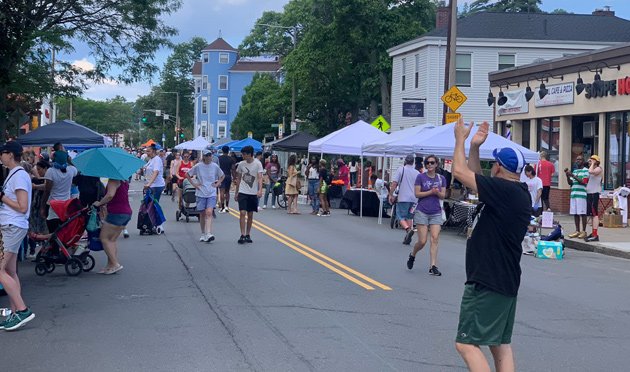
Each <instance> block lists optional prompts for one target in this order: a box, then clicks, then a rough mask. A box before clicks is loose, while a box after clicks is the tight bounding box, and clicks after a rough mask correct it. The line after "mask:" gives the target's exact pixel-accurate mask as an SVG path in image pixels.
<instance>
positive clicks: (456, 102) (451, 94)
mask: <svg viewBox="0 0 630 372" xmlns="http://www.w3.org/2000/svg"><path fill="white" fill-rule="evenodd" d="M467 99H468V97H466V95H465V94H464V93H462V91H461V90H459V88H457V86H455V85H453V86H452V87H451V89H449V90H448V91H447V92H446V93H444V95H443V96H442V102H444V104H446V106H448V108H450V109H451V110H452V111H457V109H458V108H460V107H461V105H463V104H464V102H466V100H467Z"/></svg>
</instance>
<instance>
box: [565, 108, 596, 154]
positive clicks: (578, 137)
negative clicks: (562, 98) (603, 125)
mask: <svg viewBox="0 0 630 372" xmlns="http://www.w3.org/2000/svg"><path fill="white" fill-rule="evenodd" d="M571 128H572V134H571V164H573V163H574V162H575V158H576V157H577V156H578V155H582V156H583V157H584V159H588V158H590V157H591V155H593V154H598V153H599V149H598V148H597V138H598V135H599V133H598V129H599V125H598V120H597V117H596V116H574V117H573V118H572V120H571Z"/></svg>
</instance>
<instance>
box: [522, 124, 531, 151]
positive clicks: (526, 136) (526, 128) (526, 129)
mask: <svg viewBox="0 0 630 372" xmlns="http://www.w3.org/2000/svg"><path fill="white" fill-rule="evenodd" d="M531 129H532V128H531V123H530V121H529V120H523V121H522V122H521V145H523V147H525V148H526V149H528V148H530V146H531V141H530V131H531Z"/></svg>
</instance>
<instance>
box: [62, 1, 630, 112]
mask: <svg viewBox="0 0 630 372" xmlns="http://www.w3.org/2000/svg"><path fill="white" fill-rule="evenodd" d="M471 1H472V0H470V1H468V2H471ZM288 2H289V0H183V5H182V7H181V8H180V9H179V10H178V11H177V12H176V13H173V14H171V15H170V16H168V17H167V18H165V20H166V22H167V23H168V24H169V25H170V26H172V27H175V28H176V29H178V30H179V34H178V35H177V36H175V37H174V38H173V41H174V42H175V43H179V42H184V41H188V40H190V39H191V38H192V37H194V36H201V37H204V38H205V39H206V40H208V42H212V41H213V40H214V39H216V38H217V37H218V36H219V33H220V34H221V35H222V37H223V38H224V39H225V40H226V41H227V42H228V43H230V44H231V45H232V46H233V47H235V48H236V47H238V46H239V45H240V43H241V41H242V40H243V39H244V38H245V36H247V35H248V34H249V32H250V31H251V29H252V27H253V26H254V23H255V22H256V20H257V19H258V18H259V17H260V16H261V15H262V13H263V12H264V11H266V10H274V11H281V10H282V7H283V6H284V5H285V4H286V3H288ZM465 2H467V0H458V5H460V6H461V5H463V4H464V3H465ZM607 5H608V6H610V7H611V9H612V10H614V11H615V12H616V15H617V16H618V17H621V18H625V19H630V1H629V0H594V1H592V0H543V2H542V9H543V10H544V11H552V10H554V9H557V8H562V9H565V10H567V11H569V12H573V13H578V14H590V13H591V12H592V11H593V10H595V9H596V8H603V7H604V6H607ZM200 15H204V17H203V18H201V17H200ZM576 32H581V31H580V30H578V29H576ZM414 36H415V35H410V38H412V37H414ZM170 53H171V51H170V50H168V49H161V50H159V51H158V52H157V53H156V56H155V62H156V63H157V65H158V66H162V65H163V64H164V62H165V61H166V58H167V57H168V56H169V55H170ZM61 58H63V59H65V60H68V61H73V62H75V63H76V64H79V65H81V66H83V67H85V68H89V67H90V65H91V64H92V63H93V62H94V60H93V59H92V58H91V57H90V54H89V49H87V48H82V47H78V48H77V50H76V51H75V52H74V53H72V54H69V55H63V56H61ZM151 83H153V84H157V83H158V76H156V77H155V78H154V79H153V81H152V82H150V81H143V82H139V83H134V84H131V85H122V84H118V83H116V82H115V81H106V82H105V83H103V84H99V85H92V86H91V87H90V88H89V89H88V90H87V91H86V92H85V93H84V97H86V98H90V99H95V100H105V99H108V98H113V97H115V96H117V95H121V96H123V97H125V98H127V100H128V101H135V100H136V98H137V97H138V96H140V95H146V94H148V93H149V90H150V87H151V85H152V84H151Z"/></svg>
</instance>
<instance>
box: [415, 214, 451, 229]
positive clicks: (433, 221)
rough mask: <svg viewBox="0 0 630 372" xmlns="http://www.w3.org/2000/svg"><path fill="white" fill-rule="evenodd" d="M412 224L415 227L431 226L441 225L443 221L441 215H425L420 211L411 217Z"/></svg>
mask: <svg viewBox="0 0 630 372" xmlns="http://www.w3.org/2000/svg"><path fill="white" fill-rule="evenodd" d="M413 222H415V223H416V225H424V226H431V225H441V224H442V223H443V222H444V220H443V219H442V213H438V214H426V213H423V212H420V211H416V214H415V215H414V216H413Z"/></svg>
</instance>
